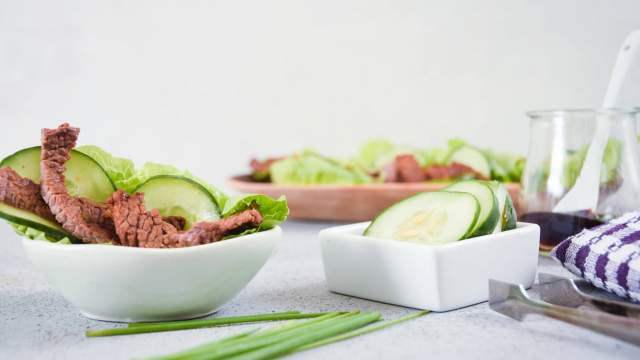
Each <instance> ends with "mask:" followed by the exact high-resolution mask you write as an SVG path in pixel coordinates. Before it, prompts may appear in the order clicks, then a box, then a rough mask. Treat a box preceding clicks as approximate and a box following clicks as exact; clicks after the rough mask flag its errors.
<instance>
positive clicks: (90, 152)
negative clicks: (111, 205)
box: [76, 145, 136, 191]
mask: <svg viewBox="0 0 640 360" xmlns="http://www.w3.org/2000/svg"><path fill="white" fill-rule="evenodd" d="M76 150H77V151H80V152H81V153H84V154H85V155H87V156H89V157H90V158H92V159H93V160H95V161H96V162H97V163H98V165H100V166H101V167H102V168H103V169H104V171H106V173H107V176H109V178H111V181H113V183H114V185H115V186H116V187H117V188H118V189H123V190H125V191H129V189H127V188H126V186H127V181H128V179H130V178H131V177H133V176H134V175H135V173H136V167H135V164H134V163H133V161H131V160H129V159H124V158H119V157H115V156H113V155H111V154H110V153H108V152H106V151H104V150H103V149H101V148H99V147H97V146H95V145H83V146H78V147H77V148H76Z"/></svg>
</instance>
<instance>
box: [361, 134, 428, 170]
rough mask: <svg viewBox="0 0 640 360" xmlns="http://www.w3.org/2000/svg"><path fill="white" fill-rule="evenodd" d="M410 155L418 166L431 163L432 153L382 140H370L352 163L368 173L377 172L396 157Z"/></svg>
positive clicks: (363, 145)
mask: <svg viewBox="0 0 640 360" xmlns="http://www.w3.org/2000/svg"><path fill="white" fill-rule="evenodd" d="M403 154H411V155H413V156H415V158H416V160H417V161H418V163H420V165H422V166H427V165H430V164H431V163H432V161H433V156H434V155H435V153H434V152H431V151H427V150H423V149H419V148H416V147H413V146H407V145H398V144H394V143H392V142H390V141H387V140H384V139H372V140H369V141H367V142H365V143H364V144H362V146H361V147H360V150H359V151H358V153H357V154H356V156H355V157H354V158H353V163H354V164H355V165H357V166H359V167H360V168H362V169H364V170H365V171H367V172H369V173H373V172H378V171H380V170H382V169H383V168H384V166H385V165H387V164H389V163H391V162H392V161H393V160H394V159H395V157H396V156H398V155H403Z"/></svg>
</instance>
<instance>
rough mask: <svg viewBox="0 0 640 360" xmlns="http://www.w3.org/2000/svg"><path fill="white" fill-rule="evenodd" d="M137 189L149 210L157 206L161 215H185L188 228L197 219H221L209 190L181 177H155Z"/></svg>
mask: <svg viewBox="0 0 640 360" xmlns="http://www.w3.org/2000/svg"><path fill="white" fill-rule="evenodd" d="M135 192H143V193H144V205H145V206H146V207H147V209H158V211H160V214H161V215H162V216H182V217H184V218H185V220H186V221H187V223H186V229H190V228H191V226H192V225H193V224H194V223H197V222H198V221H204V220H209V221H212V220H218V219H220V209H219V208H218V205H217V203H216V200H215V199H214V198H213V196H211V194H210V193H209V192H208V191H207V189H205V188H204V187H203V186H202V185H200V184H198V183H197V182H195V181H193V180H191V179H188V178H185V177H182V176H174V175H160V176H154V177H152V178H150V179H149V180H147V181H145V182H144V183H143V184H142V185H140V186H139V187H138V188H137V189H136V190H135Z"/></svg>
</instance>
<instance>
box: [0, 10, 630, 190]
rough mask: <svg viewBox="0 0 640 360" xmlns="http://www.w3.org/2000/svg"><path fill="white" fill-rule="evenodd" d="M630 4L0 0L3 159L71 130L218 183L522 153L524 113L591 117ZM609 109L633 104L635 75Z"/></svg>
mask: <svg viewBox="0 0 640 360" xmlns="http://www.w3.org/2000/svg"><path fill="white" fill-rule="evenodd" d="M639 14H640V1H637V0H616V1H610V0H599V1H595V0H592V1H585V0H561V1H557V0H538V1H524V0H514V1H507V0H504V1H487V0H483V1H475V0H459V1H425V0H415V1H379V0H375V1H364V0H362V1H360V0H357V1H344V0H327V1H307V0H290V1H260V0H239V1H232V0H227V1H166V0H155V1H116V0H108V1H106V0H105V1H33V0H21V1H9V0H0V122H1V123H2V125H3V126H2V128H1V129H2V130H0V131H1V132H2V135H3V136H2V141H1V142H0V154H7V153H10V152H12V151H14V150H16V149H18V148H20V147H24V146H28V145H33V144H35V143H37V142H38V141H39V134H38V129H39V128H41V127H43V126H55V125H56V124H58V123H59V122H61V121H69V122H71V123H72V124H74V125H79V126H81V127H82V129H83V133H82V136H81V142H82V143H94V144H99V145H102V146H103V147H105V148H107V149H110V150H111V151H112V152H114V153H117V154H120V155H125V156H127V157H130V158H133V159H135V160H137V161H139V162H142V161H145V160H155V161H157V162H167V163H174V164H178V165H181V166H183V167H185V168H188V169H190V170H192V171H193V172H195V173H196V174H199V175H201V176H202V177H205V178H207V179H210V180H211V181H212V182H214V183H218V184H220V183H222V182H223V181H224V179H225V178H226V177H227V176H228V175H229V174H231V173H238V172H242V171H243V170H245V168H246V162H247V161H248V159H249V158H250V157H251V156H252V155H269V154H283V153H288V152H291V151H293V150H297V149H300V148H303V147H306V146H311V147H314V148H317V149H319V150H322V151H325V152H329V153H332V154H336V155H343V154H349V153H352V152H353V151H354V150H355V147H356V145H357V144H358V143H360V142H361V141H363V140H364V139H367V138H370V137H372V136H384V137H388V138H390V139H393V140H396V141H399V142H405V143H409V144H415V145H421V146H429V145H441V144H443V143H444V142H445V141H446V140H447V139H449V138H451V137H454V136H458V137H463V138H466V139H469V140H472V141H473V142H475V143H477V144H479V145H483V146H493V147H495V148H497V149H502V150H509V151H513V152H516V153H525V152H526V147H527V141H528V137H527V126H528V124H527V120H526V118H525V115H524V112H525V111H526V110H531V109H538V108H557V107H594V106H598V105H599V104H600V103H601V101H602V98H603V93H604V91H605V88H606V85H607V81H608V78H609V74H610V71H611V68H612V66H613V63H614V60H615V56H616V53H617V51H618V48H619V46H620V44H621V42H622V40H623V38H624V37H625V35H626V34H627V33H628V32H629V31H631V30H633V29H634V28H640V15H639ZM634 68H635V70H634V72H633V74H632V79H630V81H628V83H627V85H626V87H625V90H624V96H623V97H624V99H622V104H626V105H632V104H635V105H638V104H640V66H638V64H636V66H634Z"/></svg>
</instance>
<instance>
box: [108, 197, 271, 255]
mask: <svg viewBox="0 0 640 360" xmlns="http://www.w3.org/2000/svg"><path fill="white" fill-rule="evenodd" d="M109 203H110V204H111V205H112V206H113V219H114V222H115V228H116V233H117V235H118V238H119V239H120V243H121V244H123V245H128V246H138V247H147V248H179V247H187V246H194V245H202V244H208V243H212V242H216V241H218V240H221V239H222V238H223V237H224V236H225V235H228V234H231V233H234V232H237V231H240V230H242V229H244V228H246V227H255V226H258V225H260V223H261V222H262V216H261V215H260V212H258V211H257V210H254V209H251V210H246V211H243V212H241V213H239V214H236V215H233V216H230V217H228V218H226V219H222V220H218V221H203V222H199V223H196V224H195V225H194V226H193V227H192V228H191V229H190V230H189V231H184V232H181V231H178V230H177V229H176V227H175V226H173V225H172V224H171V223H169V222H167V221H165V220H163V219H162V217H161V216H160V214H159V213H158V210H157V209H153V210H151V211H147V210H146V208H145V206H144V194H143V193H135V194H133V195H129V194H127V193H126V192H124V191H122V190H118V191H116V192H115V193H114V194H113V195H112V196H111V198H110V199H109Z"/></svg>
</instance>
